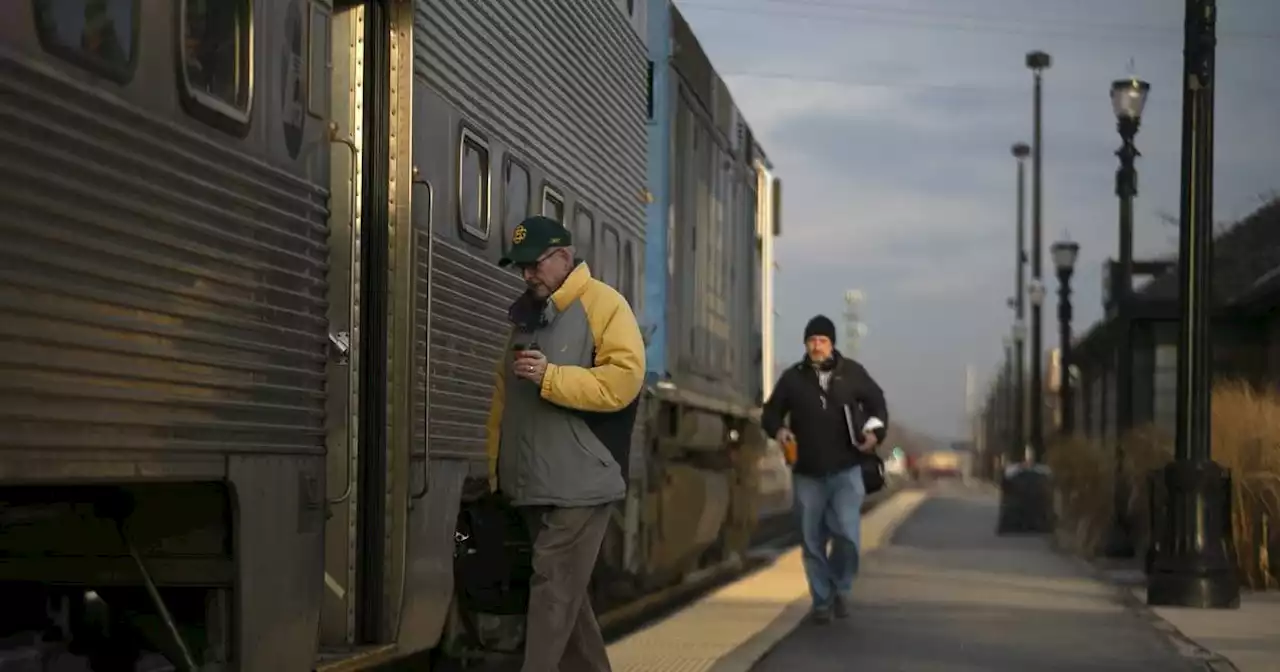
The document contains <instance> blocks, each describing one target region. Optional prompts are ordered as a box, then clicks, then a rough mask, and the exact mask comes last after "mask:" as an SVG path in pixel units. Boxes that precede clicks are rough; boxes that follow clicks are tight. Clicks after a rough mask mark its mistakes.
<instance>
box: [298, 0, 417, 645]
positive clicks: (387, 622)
mask: <svg viewBox="0 0 1280 672" xmlns="http://www.w3.org/2000/svg"><path fill="white" fill-rule="evenodd" d="M312 4H313V6H315V5H322V4H325V3H323V2H321V1H320V0H313V3H312ZM406 22H408V23H406ZM411 22H412V11H411V5H410V4H408V3H403V2H395V1H392V0H372V1H368V2H341V1H340V2H337V3H335V4H334V6H333V9H332V20H331V25H332V28H331V34H332V47H331V48H330V50H329V58H330V61H331V67H332V75H331V82H330V86H331V90H332V109H333V113H332V124H331V129H332V138H333V140H334V142H333V143H332V148H331V151H332V156H331V158H332V165H333V170H332V173H331V185H330V187H331V192H330V194H331V195H330V199H331V208H330V210H331V213H332V216H331V219H330V255H331V257H330V266H329V273H330V276H329V322H330V325H331V326H330V341H331V342H332V343H333V346H334V347H333V353H334V356H333V357H331V359H330V361H329V365H328V370H327V374H328V419H329V423H328V428H327V429H328V448H329V452H328V465H327V468H328V483H329V487H328V495H329V500H328V501H329V507H330V510H329V519H328V522H327V527H326V530H325V563H324V564H325V574H324V586H323V591H324V601H323V608H322V612H321V625H320V647H321V660H320V661H319V663H320V664H319V665H318V668H319V669H321V670H323V669H327V668H328V667H330V665H331V664H335V663H338V662H339V661H341V662H342V664H343V665H348V666H349V665H351V664H365V665H371V664H375V663H377V662H379V661H382V660H385V659H387V658H390V657H392V656H394V655H395V653H396V639H397V630H398V623H399V620H400V613H399V612H400V611H401V606H402V601H403V599H402V593H403V590H404V588H403V585H404V572H405V564H406V562H405V560H406V558H407V555H406V551H407V548H408V539H407V537H408V534H407V508H408V501H409V499H410V498H411V494H410V489H411V478H410V471H411V469H410V468H409V467H410V465H411V463H412V459H411V453H412V450H411V443H412V436H413V428H414V426H415V423H414V422H413V420H412V417H411V416H412V412H413V403H412V402H413V400H412V390H413V385H414V382H415V379H414V376H413V374H412V359H413V355H414V349H413V343H412V338H411V336H412V332H413V324H412V321H413V319H414V317H415V315H414V306H413V302H412V297H413V292H406V291H404V290H403V289H401V288H402V287H405V286H411V285H412V284H413V282H414V278H415V275H414V261H415V256H414V254H413V247H414V246H413V242H412V241H413V238H412V226H411V225H410V224H409V222H410V214H411V213H410V185H411V182H412V181H413V180H412V177H411V174H410V166H409V162H408V161H405V160H403V159H402V156H403V155H404V153H406V152H407V148H408V143H409V136H410V129H409V128H408V120H409V119H410V117H411V115H409V114H408V113H407V112H406V113H401V109H402V108H407V107H408V106H409V105H410V102H411V77H409V76H408V75H407V73H410V72H411V70H412V68H411V63H409V62H408V61H409V59H411V58H412V51H411V46H410V45H409V44H408V41H409V40H411V39H412V31H411V30H406V29H405V28H406V25H411ZM407 336H408V338H407ZM421 457H422V460H423V462H420V463H418V464H419V465H420V466H425V455H423V456H421ZM420 480H421V479H420ZM415 483H416V481H415ZM424 485H425V484H424Z"/></svg>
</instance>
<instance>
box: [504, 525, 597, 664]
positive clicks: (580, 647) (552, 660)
mask: <svg viewBox="0 0 1280 672" xmlns="http://www.w3.org/2000/svg"><path fill="white" fill-rule="evenodd" d="M522 512H523V513H524V518H525V522H526V523H527V524H528V526H529V534H530V535H531V536H532V537H533V580H532V582H531V584H530V591H529V613H528V617H527V620H526V625H525V645H524V666H523V667H522V668H520V669H521V672H611V668H610V667H609V656H608V654H607V653H606V652H605V647H604V637H602V636H601V635H600V624H599V623H598V622H597V621H596V614H595V612H594V611H592V609H591V600H590V598H588V597H587V588H588V586H589V584H590V581H591V572H592V570H593V569H595V565H596V556H598V555H599V554H600V545H601V543H603V542H604V532H605V529H606V528H607V527H608V525H609V512H610V506H609V505H604V506H591V507H574V508H561V507H546V506H531V507H525V508H524V509H522Z"/></svg>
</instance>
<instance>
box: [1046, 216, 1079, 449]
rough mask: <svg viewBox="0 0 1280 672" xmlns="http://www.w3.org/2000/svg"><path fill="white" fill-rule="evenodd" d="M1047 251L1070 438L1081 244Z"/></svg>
mask: <svg viewBox="0 0 1280 672" xmlns="http://www.w3.org/2000/svg"><path fill="white" fill-rule="evenodd" d="M1049 251H1050V253H1051V254H1052V255H1053V266H1054V268H1055V269H1057V271H1058V340H1059V345H1058V348H1059V354H1060V357H1059V361H1058V368H1059V369H1060V374H1059V380H1060V381H1061V383H1060V386H1059V388H1058V397H1059V403H1061V404H1062V434H1063V436H1070V435H1071V434H1072V433H1073V432H1075V429H1076V413H1075V395H1073V394H1072V391H1071V365H1072V364H1073V362H1074V359H1073V358H1072V356H1071V276H1072V275H1073V274H1074V273H1075V271H1076V257H1077V256H1078V255H1079V254H1080V244H1079V243H1074V242H1071V241H1059V242H1056V243H1054V244H1053V246H1052V247H1051V248H1049Z"/></svg>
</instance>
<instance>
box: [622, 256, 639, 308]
mask: <svg viewBox="0 0 1280 672" xmlns="http://www.w3.org/2000/svg"><path fill="white" fill-rule="evenodd" d="M621 272H622V279H621V281H620V282H619V285H621V286H620V287H618V291H619V292H622V295H623V296H625V297H626V298H627V303H629V304H631V308H632V309H633V310H634V309H635V307H636V257H635V250H634V248H632V246H631V241H630V240H628V241H627V242H625V243H623V244H622V269H621Z"/></svg>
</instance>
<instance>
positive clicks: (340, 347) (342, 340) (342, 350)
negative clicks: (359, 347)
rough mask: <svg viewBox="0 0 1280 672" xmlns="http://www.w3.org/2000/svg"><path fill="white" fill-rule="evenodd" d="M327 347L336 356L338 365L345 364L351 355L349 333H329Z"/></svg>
mask: <svg viewBox="0 0 1280 672" xmlns="http://www.w3.org/2000/svg"><path fill="white" fill-rule="evenodd" d="M329 345H330V346H331V347H332V349H333V353H334V354H335V355H337V361H338V363H339V364H346V363H347V362H348V360H349V359H350V353H351V332H347V331H339V332H332V331H331V332H329Z"/></svg>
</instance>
